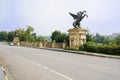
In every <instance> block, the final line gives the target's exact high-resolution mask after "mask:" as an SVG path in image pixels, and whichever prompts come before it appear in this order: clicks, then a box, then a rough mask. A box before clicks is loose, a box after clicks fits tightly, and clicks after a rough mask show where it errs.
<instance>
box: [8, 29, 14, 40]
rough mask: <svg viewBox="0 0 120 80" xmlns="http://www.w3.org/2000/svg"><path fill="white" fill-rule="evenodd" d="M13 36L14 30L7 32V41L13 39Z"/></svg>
mask: <svg viewBox="0 0 120 80" xmlns="http://www.w3.org/2000/svg"><path fill="white" fill-rule="evenodd" d="M14 37H15V31H10V32H8V41H13V38H14Z"/></svg>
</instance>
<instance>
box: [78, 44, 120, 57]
mask: <svg viewBox="0 0 120 80" xmlns="http://www.w3.org/2000/svg"><path fill="white" fill-rule="evenodd" d="M79 50H82V51H88V52H97V53H104V54H110V55H120V46H118V45H117V44H111V45H107V44H95V43H93V42H87V43H85V44H83V45H82V46H80V48H79Z"/></svg>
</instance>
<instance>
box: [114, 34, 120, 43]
mask: <svg viewBox="0 0 120 80" xmlns="http://www.w3.org/2000/svg"><path fill="white" fill-rule="evenodd" d="M115 42H116V43H117V44H118V45H120V35H118V36H117V37H116V38H115Z"/></svg>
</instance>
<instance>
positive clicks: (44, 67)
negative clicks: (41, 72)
mask: <svg viewBox="0 0 120 80" xmlns="http://www.w3.org/2000/svg"><path fill="white" fill-rule="evenodd" d="M14 56H16V57H19V58H21V59H23V60H25V61H27V62H29V63H32V64H35V65H37V66H39V67H42V68H43V69H45V70H48V71H50V72H52V73H54V74H56V75H59V76H61V77H63V78H65V79H67V80H73V79H72V78H70V77H68V76H65V75H63V74H61V73H59V72H57V71H55V70H52V69H50V68H48V67H46V66H43V65H41V64H39V63H36V62H34V61H31V60H29V59H26V58H24V57H21V56H18V55H14Z"/></svg>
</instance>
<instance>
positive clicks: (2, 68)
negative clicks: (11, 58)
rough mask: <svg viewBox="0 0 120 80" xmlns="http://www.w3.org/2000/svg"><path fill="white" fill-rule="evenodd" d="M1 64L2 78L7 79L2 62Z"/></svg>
mask: <svg viewBox="0 0 120 80" xmlns="http://www.w3.org/2000/svg"><path fill="white" fill-rule="evenodd" d="M0 65H1V67H0V68H1V70H2V72H3V74H4V76H3V79H4V80H8V77H7V75H6V72H5V68H4V67H3V66H2V64H0Z"/></svg>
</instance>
